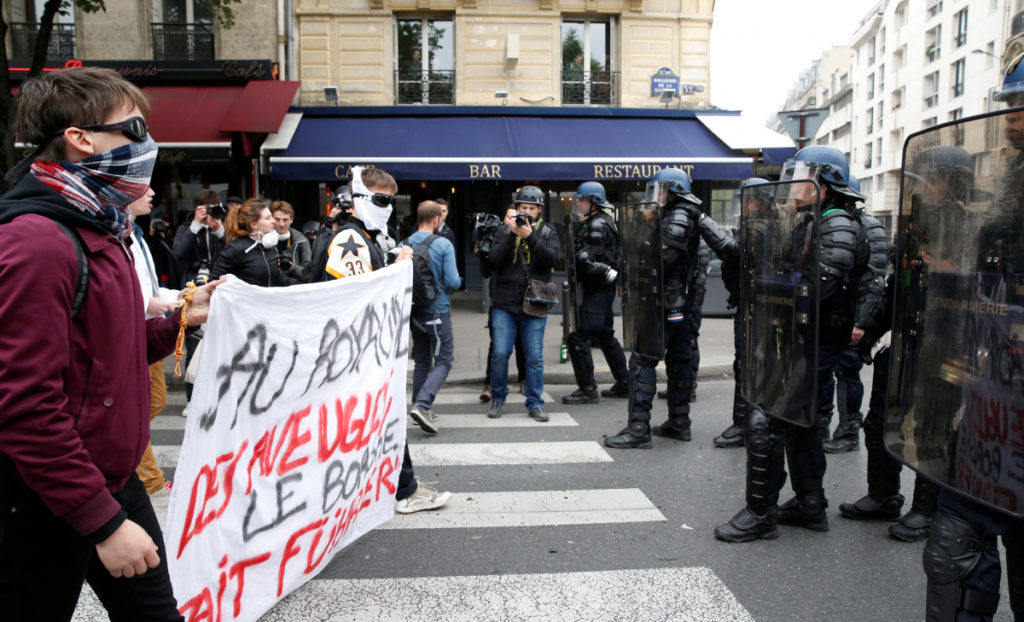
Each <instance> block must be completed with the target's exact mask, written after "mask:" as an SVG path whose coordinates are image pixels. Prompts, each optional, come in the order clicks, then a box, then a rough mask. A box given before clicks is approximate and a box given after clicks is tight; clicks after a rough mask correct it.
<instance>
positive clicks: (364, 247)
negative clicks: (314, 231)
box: [323, 166, 452, 514]
mask: <svg viewBox="0 0 1024 622" xmlns="http://www.w3.org/2000/svg"><path fill="white" fill-rule="evenodd" d="M351 187H352V194H351V197H352V213H351V216H349V217H348V218H347V219H346V221H345V222H344V223H343V224H342V225H341V227H340V229H339V230H338V232H337V233H335V234H334V236H333V237H332V238H331V244H330V247H329V248H328V251H327V264H326V267H325V268H324V272H325V275H324V277H323V279H324V280H331V279H341V278H345V277H347V276H355V275H357V274H365V273H367V272H372V271H373V270H379V269H381V268H384V267H385V266H387V265H388V263H390V262H393V261H405V260H409V259H412V256H413V250H412V247H409V246H406V247H403V248H400V249H397V251H396V252H395V253H388V252H387V251H386V250H384V248H383V247H382V246H381V237H382V234H385V232H386V230H387V223H388V219H389V218H390V217H391V212H392V210H393V209H394V205H395V193H396V192H398V183H397V182H395V178H394V177H392V176H391V175H390V174H388V172H387V171H385V170H384V169H380V168H366V169H364V168H363V167H361V166H355V167H353V168H352V186H351ZM388 255H392V256H393V259H391V260H390V261H389V257H388ZM451 498H452V493H450V492H441V491H438V490H436V489H434V488H432V487H430V486H428V485H426V484H425V483H422V482H419V481H418V480H417V479H416V476H415V471H414V469H413V464H412V458H411V457H410V456H409V442H408V441H406V443H405V456H404V459H403V460H402V469H401V472H400V473H399V475H398V489H397V491H396V492H395V502H396V503H395V511H396V512H398V513H400V514H411V513H413V512H420V511H422V510H436V509H437V508H440V507H441V506H443V505H444V504H446V503H448V501H449V500H451Z"/></svg>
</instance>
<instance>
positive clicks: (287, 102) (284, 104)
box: [220, 80, 299, 134]
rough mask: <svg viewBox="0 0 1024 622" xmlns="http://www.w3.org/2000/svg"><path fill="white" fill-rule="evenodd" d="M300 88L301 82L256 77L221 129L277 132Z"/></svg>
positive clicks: (256, 132)
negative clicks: (257, 78) (258, 78)
mask: <svg viewBox="0 0 1024 622" xmlns="http://www.w3.org/2000/svg"><path fill="white" fill-rule="evenodd" d="M298 90H299V83H298V82H287V81H279V80H253V81H252V82H249V83H248V84H246V85H245V90H244V91H242V94H241V95H240V96H239V97H238V99H237V100H236V101H235V105H234V106H233V107H232V108H231V111H230V112H229V113H228V116H227V118H226V119H225V120H224V123H223V124H222V125H221V126H220V129H221V130H222V131H225V132H248V133H251V134H273V133H274V132H276V131H277V130H278V129H279V128H280V127H281V121H282V120H283V119H284V115H285V113H286V112H288V107H289V106H291V105H292V100H293V99H295V92H296V91H298Z"/></svg>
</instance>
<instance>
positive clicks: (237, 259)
mask: <svg viewBox="0 0 1024 622" xmlns="http://www.w3.org/2000/svg"><path fill="white" fill-rule="evenodd" d="M224 228H225V230H226V231H227V238H228V243H227V245H225V246H224V250H222V251H221V253H220V255H219V256H218V257H217V261H216V262H215V263H214V264H213V268H211V269H210V277H211V278H214V279H219V278H220V277H222V276H224V275H225V274H233V275H235V276H236V277H238V278H239V279H241V280H243V281H245V282H246V283H248V284H250V285H258V286H260V287H283V286H285V285H292V284H295V283H296V282H297V281H296V280H295V279H292V278H291V277H288V276H287V275H284V274H282V273H281V269H280V267H279V265H278V255H277V242H278V239H279V237H278V234H277V229H275V228H274V217H273V216H271V215H270V208H269V207H267V204H266V203H264V202H263V200H262V199H249V200H248V201H246V202H245V203H243V204H242V206H241V207H238V208H235V209H233V210H231V211H230V212H229V213H228V217H227V219H226V220H225V222H224Z"/></svg>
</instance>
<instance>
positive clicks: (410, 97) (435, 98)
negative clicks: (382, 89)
mask: <svg viewBox="0 0 1024 622" xmlns="http://www.w3.org/2000/svg"><path fill="white" fill-rule="evenodd" d="M395 103H396V104H448V105H454V104H455V71H454V70H444V71H439V70H431V71H422V72H420V71H400V70H399V71H395Z"/></svg>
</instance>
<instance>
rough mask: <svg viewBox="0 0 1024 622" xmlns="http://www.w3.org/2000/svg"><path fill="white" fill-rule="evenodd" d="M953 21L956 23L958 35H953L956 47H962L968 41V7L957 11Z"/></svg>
mask: <svg viewBox="0 0 1024 622" xmlns="http://www.w3.org/2000/svg"><path fill="white" fill-rule="evenodd" d="M953 21H954V22H955V23H956V36H954V37H953V42H954V43H955V44H956V47H960V46H961V45H964V44H966V43H967V7H964V8H963V9H961V10H959V11H957V13H956V15H954V16H953Z"/></svg>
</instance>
